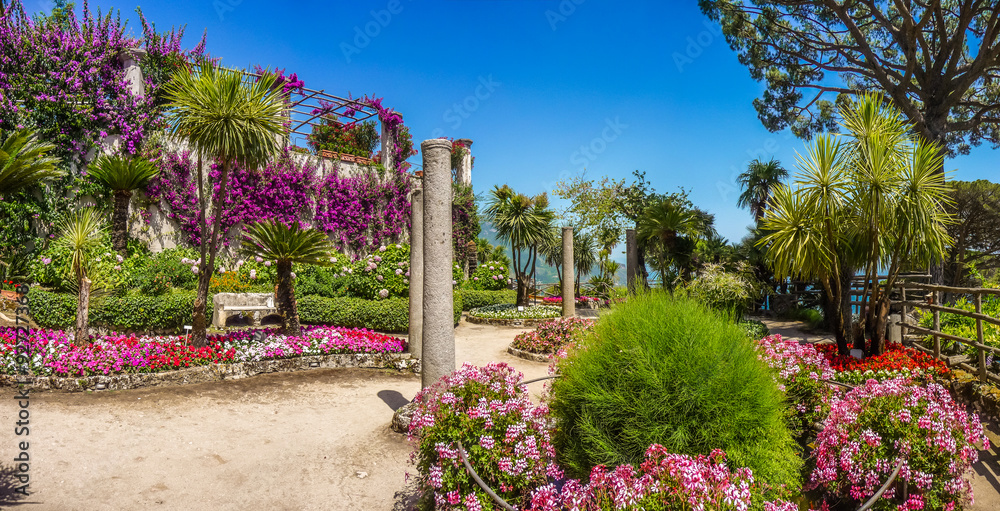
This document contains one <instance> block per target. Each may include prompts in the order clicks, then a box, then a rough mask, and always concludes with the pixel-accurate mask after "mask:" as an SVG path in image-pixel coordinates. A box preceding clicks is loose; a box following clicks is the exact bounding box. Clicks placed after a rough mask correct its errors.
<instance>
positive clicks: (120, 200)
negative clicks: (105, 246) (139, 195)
mask: <svg viewBox="0 0 1000 511" xmlns="http://www.w3.org/2000/svg"><path fill="white" fill-rule="evenodd" d="M131 198H132V192H131V191H129V190H115V208H114V211H113V212H112V214H111V246H113V247H114V249H115V252H118V253H119V254H121V256H122V257H125V256H126V255H128V254H127V253H126V246H127V245H128V203H129V199H131Z"/></svg>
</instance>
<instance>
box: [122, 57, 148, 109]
mask: <svg viewBox="0 0 1000 511" xmlns="http://www.w3.org/2000/svg"><path fill="white" fill-rule="evenodd" d="M145 56H146V50H143V49H142V48H130V49H128V50H126V51H125V53H122V54H121V55H119V56H118V60H120V61H121V63H122V66H123V67H125V80H127V81H128V84H129V90H131V91H132V94H135V95H136V96H137V97H140V98H142V97H145V96H146V83H145V82H144V81H143V79H142V68H140V67H139V61H141V60H142V58H143V57H145Z"/></svg>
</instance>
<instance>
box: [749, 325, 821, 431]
mask: <svg viewBox="0 0 1000 511" xmlns="http://www.w3.org/2000/svg"><path fill="white" fill-rule="evenodd" d="M817 348H818V346H816V345H812V344H799V343H798V341H785V340H782V338H781V336H780V335H772V336H768V337H765V338H763V339H761V340H760V341H758V353H759V354H758V358H760V359H761V360H763V361H764V363H766V364H767V365H768V366H770V367H771V368H772V369H775V370H776V371H777V374H775V380H776V381H777V382H778V388H779V389H781V390H782V391H783V392H785V394H786V395H787V396H788V400H789V402H790V403H791V404H792V405H793V406H794V408H795V412H796V415H794V416H793V417H790V418H789V420H790V422H791V424H790V426H791V427H792V430H793V431H795V432H796V433H797V434H800V435H801V434H802V433H803V432H805V431H806V429H807V428H809V427H811V426H812V425H813V424H815V423H816V422H818V421H821V420H822V419H823V418H824V417H826V414H827V413H829V412H830V401H831V399H832V398H833V397H834V395H835V392H838V389H835V388H833V387H831V386H830V385H828V384H826V383H824V382H822V381H820V380H832V379H833V378H834V371H833V369H832V368H831V367H830V362H829V361H828V360H827V359H826V357H825V356H824V355H823V353H822V352H821V351H820V350H818V349H817Z"/></svg>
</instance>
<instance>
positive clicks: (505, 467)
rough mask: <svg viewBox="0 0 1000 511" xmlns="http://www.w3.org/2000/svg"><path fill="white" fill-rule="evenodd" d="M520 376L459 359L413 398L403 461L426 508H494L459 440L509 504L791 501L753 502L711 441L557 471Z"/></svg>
mask: <svg viewBox="0 0 1000 511" xmlns="http://www.w3.org/2000/svg"><path fill="white" fill-rule="evenodd" d="M522 377H523V375H522V374H520V373H518V372H517V371H514V370H513V369H512V368H511V367H510V366H507V365H506V364H501V363H493V364H489V365H487V366H486V367H483V368H479V367H474V366H470V365H468V364H466V365H464V366H462V368H461V369H459V370H458V371H456V372H455V373H452V374H451V375H449V376H446V377H445V378H443V379H442V381H440V382H438V383H437V384H435V385H434V386H432V387H428V388H427V389H425V390H423V391H421V392H420V393H419V394H418V395H417V397H415V398H414V403H416V406H417V409H416V410H415V412H414V415H413V419H412V421H411V423H410V439H411V440H412V441H414V442H415V444H416V449H415V451H414V453H413V456H412V461H413V462H414V463H415V464H416V465H417V468H418V470H419V475H418V476H417V482H418V485H419V487H420V488H421V490H422V491H423V498H424V499H426V501H433V503H434V505H435V508H436V509H442V510H452V509H454V510H459V509H496V506H495V505H494V504H493V502H492V500H491V499H490V497H489V496H488V495H487V494H486V493H485V492H484V491H483V490H481V489H480V488H479V487H478V486H477V485H476V484H475V483H474V482H473V481H472V478H471V476H470V475H469V474H468V472H467V471H466V470H465V468H464V466H463V465H462V463H461V461H460V458H459V455H458V450H457V443H456V441H459V440H460V441H461V442H462V444H463V446H464V447H465V450H466V452H467V454H468V457H469V463H470V464H471V465H472V466H473V467H475V468H476V471H477V472H478V473H479V475H480V476H481V477H482V478H483V479H484V480H485V482H486V484H487V485H488V486H490V487H491V488H493V489H494V490H495V491H497V493H498V494H499V495H500V496H501V497H502V498H504V499H505V500H506V501H507V502H508V503H510V504H512V505H515V506H517V507H518V509H530V510H536V511H557V510H563V509H565V510H570V509H715V510H719V511H736V510H739V511H744V510H746V509H749V508H750V507H751V504H752V503H753V504H758V506H755V507H754V509H765V510H767V511H794V510H795V509H796V506H795V505H794V504H791V503H789V502H785V501H773V502H763V503H761V502H762V500H764V499H763V498H762V497H763V495H761V488H760V486H759V485H757V484H755V482H754V477H753V473H752V472H751V471H750V470H749V469H746V468H741V469H737V470H735V471H730V469H729V468H728V467H727V466H726V464H725V454H724V453H723V452H722V451H719V450H715V451H713V452H712V453H711V455H709V456H684V455H679V454H671V453H668V452H667V451H666V450H665V449H664V448H663V447H662V446H659V445H652V446H650V447H649V449H648V450H647V451H646V457H645V461H644V462H643V463H642V464H641V465H640V466H639V468H638V469H636V468H634V467H632V466H631V465H622V466H619V467H616V468H614V469H609V468H608V467H606V466H603V465H600V466H597V467H595V468H594V469H593V471H592V472H591V474H590V478H589V481H580V480H576V479H566V478H565V477H564V475H563V470H562V468H560V467H559V465H558V464H557V463H556V461H555V454H556V453H555V450H554V448H553V446H552V443H551V433H552V428H553V426H554V424H553V422H552V420H551V418H550V416H549V414H548V409H547V407H546V405H545V404H544V403H542V404H540V405H538V406H535V405H533V404H532V403H531V400H530V399H529V398H528V395H527V392H526V387H524V386H522V385H520V384H519V382H520V381H521V378H522ZM553 481H555V482H553ZM426 501H425V502H426ZM426 504H430V502H426ZM428 507H430V506H428Z"/></svg>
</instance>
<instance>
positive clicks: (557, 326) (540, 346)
mask: <svg viewBox="0 0 1000 511" xmlns="http://www.w3.org/2000/svg"><path fill="white" fill-rule="evenodd" d="M593 328H594V320H592V319H582V318H558V319H553V320H551V321H546V322H544V323H540V324H539V325H538V328H537V329H536V330H532V331H530V332H524V333H521V334H518V335H517V337H514V342H512V343H511V344H510V345H511V347H512V348H514V349H517V350H521V351H527V352H529V353H546V354H551V353H555V352H557V351H559V350H560V349H561V348H563V347H564V346H566V345H567V344H569V343H570V342H571V341H573V340H574V338H576V337H577V336H579V335H581V334H584V333H586V332H589V331H590V330H592V329H593Z"/></svg>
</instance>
